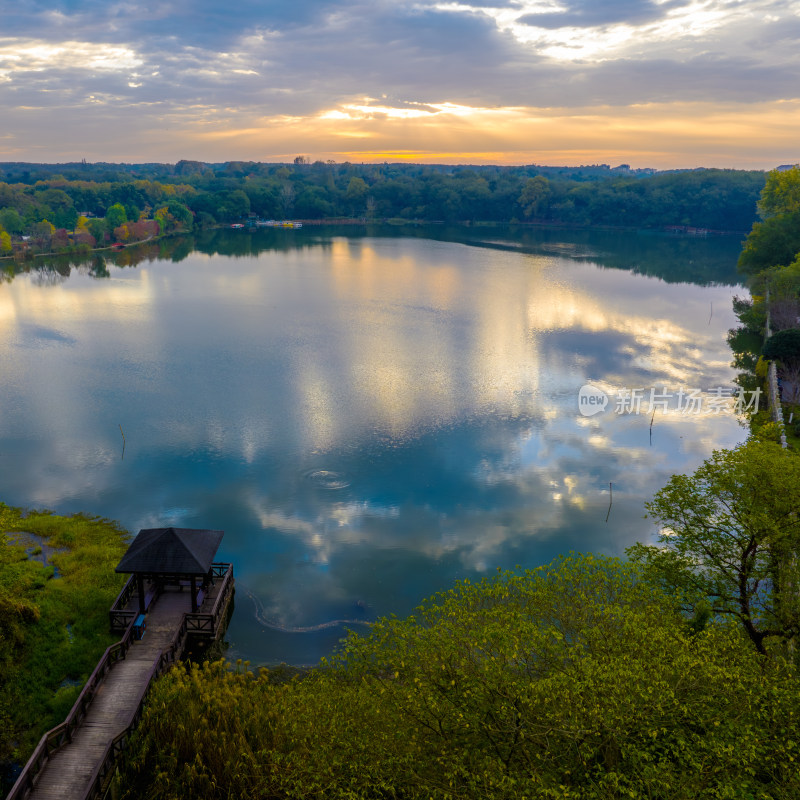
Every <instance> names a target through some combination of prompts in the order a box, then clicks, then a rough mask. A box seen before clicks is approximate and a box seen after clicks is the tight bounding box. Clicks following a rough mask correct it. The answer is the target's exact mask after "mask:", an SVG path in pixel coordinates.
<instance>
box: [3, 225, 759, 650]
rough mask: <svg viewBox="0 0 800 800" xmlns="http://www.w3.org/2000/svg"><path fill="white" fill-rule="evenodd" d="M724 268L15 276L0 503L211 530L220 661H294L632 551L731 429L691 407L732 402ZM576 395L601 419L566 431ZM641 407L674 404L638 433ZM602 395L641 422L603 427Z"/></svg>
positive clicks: (325, 252) (202, 264) (217, 249)
mask: <svg viewBox="0 0 800 800" xmlns="http://www.w3.org/2000/svg"><path fill="white" fill-rule="evenodd" d="M739 249H740V242H739V240H738V239H736V238H733V239H713V240H690V239H683V238H682V239H671V238H668V237H666V236H656V235H643V234H639V235H637V234H635V233H626V234H610V233H604V234H600V233H585V232H581V233H576V232H569V231H530V230H529V231H525V232H524V233H515V232H513V231H509V230H505V229H472V230H470V229H460V230H455V231H448V230H446V229H444V228H429V229H424V228H423V229H414V230H411V231H406V230H405V229H402V230H401V229H388V230H387V229H375V230H363V229H362V230H359V229H352V231H351V230H350V229H346V228H337V229H313V228H304V229H303V230H302V231H284V230H264V231H258V232H256V233H253V234H251V233H248V232H246V231H219V232H214V233H209V234H207V235H204V236H203V237H202V238H200V239H199V240H196V241H195V240H187V241H184V242H175V241H173V242H168V243H161V244H159V245H158V246H157V247H155V248H153V249H152V250H151V251H148V253H147V258H145V260H143V261H141V262H140V263H138V265H136V266H116V265H115V264H114V263H112V262H111V261H105V262H104V261H102V260H97V259H95V260H93V261H92V262H91V263H90V264H89V265H87V266H86V267H82V268H81V267H79V268H77V269H76V268H74V267H73V269H72V270H71V271H70V270H69V269H68V268H65V267H64V266H63V265H58V264H54V265H51V267H50V268H49V269H46V270H42V271H37V272H31V273H27V274H22V275H17V276H16V277H15V278H14V279H13V280H12V281H10V282H8V283H5V284H4V285H2V286H0V328H1V329H2V336H0V364H2V383H1V384H0V476H2V484H1V489H2V493H1V494H0V497H1V498H2V499H3V500H4V501H5V502H7V503H10V504H13V505H22V506H32V507H47V508H51V509H54V510H56V511H58V512H59V513H72V512H75V511H86V512H88V513H92V514H98V515H102V516H107V517H111V518H114V519H118V520H119V521H120V522H121V523H122V524H123V525H124V526H125V527H126V528H128V529H129V530H131V531H132V532H134V533H135V532H136V531H138V530H139V529H140V528H144V527H157V526H166V525H176V526H183V527H208V528H222V529H224V530H225V532H226V534H225V538H224V540H223V543H222V547H221V550H220V553H219V558H221V559H223V560H230V561H232V562H233V563H234V565H235V571H236V577H237V595H236V609H235V613H234V616H233V619H232V622H231V625H230V628H229V631H228V637H227V638H228V641H229V642H230V645H231V647H230V651H229V655H230V656H231V657H234V658H235V657H243V658H249V659H250V660H252V661H253V662H254V663H265V662H266V663H269V662H279V661H286V662H289V663H313V662H315V661H317V660H318V659H319V657H320V656H322V655H325V654H327V653H329V652H330V651H331V649H332V648H333V647H334V645H335V643H336V641H337V640H338V639H339V638H340V637H341V636H342V635H343V632H344V626H343V624H342V623H341V622H337V621H340V620H347V621H349V622H348V625H349V627H353V628H356V629H358V628H359V624H360V623H363V622H366V621H369V620H372V619H374V618H375V617H376V616H380V615H385V614H390V613H395V614H398V615H405V614H407V613H409V612H410V611H412V609H413V608H414V607H415V606H416V605H417V604H418V603H419V601H420V600H422V599H423V598H424V597H426V596H429V595H431V594H432V593H434V592H436V591H439V590H443V589H447V588H449V587H450V586H451V585H452V583H453V581H454V580H456V579H458V578H463V577H467V576H468V577H470V578H475V577H478V576H481V575H487V574H491V573H492V572H493V571H494V570H495V568H497V567H513V566H514V565H517V564H519V565H522V566H524V567H532V566H536V565H539V564H542V563H544V562H547V561H549V560H550V559H551V558H553V557H554V556H555V555H556V554H558V553H564V552H567V551H570V550H582V551H586V550H592V551H596V552H602V553H611V554H622V552H623V550H624V548H625V547H627V546H628V545H630V544H632V543H633V542H635V541H637V540H648V539H650V538H651V537H652V536H653V534H654V529H653V525H652V523H651V522H650V521H649V520H646V519H644V518H643V515H644V507H643V504H644V502H645V501H646V500H647V499H648V498H650V497H651V496H652V494H653V492H655V491H656V490H657V489H658V488H660V487H661V486H662V485H663V484H664V483H665V482H666V480H667V479H668V477H669V476H670V474H672V473H674V472H685V471H687V470H692V469H694V468H695V467H696V466H697V465H698V464H699V463H700V462H701V461H702V460H703V459H704V458H706V457H707V456H708V455H709V454H710V453H711V451H712V449H714V448H715V447H727V446H731V445H733V444H735V443H737V442H739V441H741V440H743V438H744V436H745V430H744V428H743V427H742V426H741V425H740V422H739V419H738V418H737V417H736V415H735V414H734V413H733V411H732V410H731V409H730V408H729V405H728V403H727V401H726V403H725V404H724V405H725V407H724V408H723V409H722V410H721V411H720V412H719V413H705V412H706V411H707V410H709V409H710V408H711V406H710V405H709V403H710V402H711V400H712V399H713V396H714V392H715V391H716V390H717V388H718V387H721V388H723V389H725V390H728V389H730V388H731V387H732V379H733V377H734V372H733V370H732V368H731V367H730V361H731V354H730V351H729V349H728V347H727V345H726V342H725V334H726V332H727V330H728V329H729V328H731V327H733V326H734V325H735V323H736V320H735V318H734V316H733V313H732V311H731V297H732V296H733V295H734V294H737V293H738V294H743V293H744V290H743V289H741V287H736V286H735V282H736V275H735V271H734V265H735V261H736V256H737V254H738V251H739ZM117 258H118V259H119V261H120V263H122V262H123V261H125V260H130V258H131V254H129V253H125V254H122V255H120V256H118V257H117ZM98 276H101V277H98ZM691 281H694V282H691ZM585 384H591V385H592V386H593V387H595V390H602V391H604V392H605V393H606V395H607V396H608V398H609V400H608V405H607V406H606V408H605V410H604V411H601V412H599V413H597V414H594V415H593V416H584V415H583V414H581V413H580V412H579V406H578V396H579V391H580V389H581V387H582V386H584V385H585ZM651 388H653V389H655V390H656V391H657V393H658V394H659V395H672V398H671V399H670V400H669V401H664V402H665V403H667V405H666V406H663V405H662V406H661V407H659V408H658V409H657V410H656V413H655V417H654V418H653V425H652V431H651V418H652V414H651V410H650V407H649V401H650V394H649V393H650V389H651ZM624 389H628V390H632V389H641V390H643V393H642V396H643V398H644V399H643V401H642V404H641V407H640V411H641V413H638V414H637V413H618V410H622V409H623V408H624V409H625V410H626V411H628V410H630V406H628V405H627V404H626V403H623V396H624V395H623V390H624ZM679 390H685V391H686V393H687V394H688V393H689V392H690V391H692V390H697V391H698V392H703V393H704V394H702V395H699V396H700V397H701V398H703V399H704V400H705V401H706V406H705V407H702V408H701V410H702V412H703V413H679V412H678V410H677V407H676V404H677V402H678V398H677V393H678V391H679ZM595 394H597V392H595ZM597 396H600V395H597ZM655 399H656V400H658V397H656V398H655ZM717 405H718V406H719V404H717ZM584 409H588V406H584ZM695 410H696V409H695ZM120 426H121V428H122V430H123V431H124V435H125V442H126V446H125V451H124V458H123V457H122V436H121V434H120ZM609 483H612V484H613V504H612V506H611V509H610V513H609V501H610V497H609ZM607 515H608V521H607V522H606V516H607Z"/></svg>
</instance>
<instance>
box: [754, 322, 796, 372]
mask: <svg viewBox="0 0 800 800" xmlns="http://www.w3.org/2000/svg"><path fill="white" fill-rule="evenodd" d="M762 353H763V354H764V358H769V359H779V360H780V361H783V362H785V363H787V364H791V363H792V362H795V361H797V360H798V359H800V328H787V329H786V330H782V331H778V332H777V333H774V334H772V336H770V338H769V339H767V341H766V342H764V347H763V348H762Z"/></svg>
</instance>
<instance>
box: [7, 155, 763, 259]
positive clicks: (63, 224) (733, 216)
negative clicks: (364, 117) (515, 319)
mask: <svg viewBox="0 0 800 800" xmlns="http://www.w3.org/2000/svg"><path fill="white" fill-rule="evenodd" d="M764 181H765V173H764V172H761V171H740V170H718V169H697V170H684V171H671V172H655V171H653V170H632V169H630V168H629V167H627V166H626V165H622V166H619V167H615V168H611V167H609V166H607V165H593V166H583V167H543V166H536V165H531V166H525V167H499V166H420V165H415V164H350V163H334V162H322V161H316V162H314V163H308V162H307V160H306V159H304V158H303V157H298V158H297V159H296V160H295V163H291V164H266V163H255V162H238V161H231V162H227V163H224V164H206V163H203V162H199V161H179V162H177V163H176V164H136V165H131V164H83V163H81V164H27V163H9V162H6V163H0V257H2V256H6V257H8V256H16V257H19V258H24V257H27V256H31V255H35V254H36V253H45V252H46V253H50V252H67V253H69V252H86V251H89V250H92V249H95V248H97V247H102V246H108V245H111V244H114V243H120V244H127V243H131V242H135V241H143V240H148V239H151V238H153V237H155V236H157V235H159V234H163V233H169V232H175V231H189V230H192V229H196V228H204V227H212V226H215V225H220V224H233V223H236V222H241V221H243V220H246V219H248V218H252V217H257V218H261V219H292V218H293V219H303V220H321V219H332V218H336V219H339V220H342V221H346V220H352V219H360V220H367V221H373V220H374V221H378V220H392V219H396V220H407V221H411V220H414V221H421V222H431V221H439V222H477V221H483V222H520V223H540V224H562V225H574V226H614V227H620V226H621V227H633V228H651V229H665V228H666V229H671V230H674V231H691V232H698V231H700V232H709V231H711V232H714V231H716V232H746V231H747V230H749V229H750V227H751V226H752V224H753V222H754V220H755V213H756V212H755V208H756V201H757V200H758V196H759V192H760V191H761V189H762V187H763V186H764Z"/></svg>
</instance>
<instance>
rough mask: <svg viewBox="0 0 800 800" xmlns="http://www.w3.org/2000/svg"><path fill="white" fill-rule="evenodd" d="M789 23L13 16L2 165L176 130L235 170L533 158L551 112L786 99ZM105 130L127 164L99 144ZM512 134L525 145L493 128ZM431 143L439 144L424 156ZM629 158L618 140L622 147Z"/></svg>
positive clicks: (165, 143) (635, 9)
mask: <svg viewBox="0 0 800 800" xmlns="http://www.w3.org/2000/svg"><path fill="white" fill-rule="evenodd" d="M798 27H799V24H798V22H797V19H796V13H795V10H794V3H793V2H792V0H753V2H748V3H742V2H738V1H737V0H664V2H658V0H641V2H636V0H612V2H609V3H597V2H594V0H564V2H558V3H556V2H551V3H548V2H539V0H537V2H535V3H534V2H532V0H515V1H514V2H500V1H499V0H498V1H497V2H488V3H480V2H467V3H462V2H451V3H450V2H444V3H442V2H431V1H430V0H422V2H388V1H387V0H379V1H378V2H369V3H368V2H366V0H355V1H354V2H345V1H344V0H314V1H313V2H312V1H310V0H309V1H307V2H291V3H290V2H288V0H280V1H279V2H276V3H270V4H269V5H264V4H263V3H260V2H256V0H243V2H242V3H238V4H235V5H229V6H224V5H223V6H221V5H219V4H217V3H211V2H210V0H199V2H196V3H189V2H188V0H172V1H171V2H170V1H167V2H161V3H155V2H146V3H145V4H133V3H130V2H117V3H111V4H105V3H99V2H95V1H94V0H77V1H76V2H61V3H55V4H54V3H50V2H48V3H43V2H40V3H33V4H25V5H22V4H17V5H16V6H14V7H12V8H10V9H9V10H8V11H7V12H6V13H5V14H4V18H3V32H2V37H1V38H0V102H2V103H3V108H4V125H6V126H7V130H8V132H9V133H10V134H11V135H13V136H15V137H16V138H15V140H13V141H11V142H6V143H4V147H5V149H0V158H1V157H4V154H6V156H7V155H8V154H11V153H13V154H14V155H15V156H17V157H18V156H19V154H20V153H25V152H28V153H29V157H30V158H32V159H41V157H42V156H41V151H42V150H44V151H47V150H48V149H49V150H50V151H51V157H50V159H49V160H59V159H60V158H63V157H66V154H67V153H68V152H74V151H75V148H79V149H80V154H81V155H82V156H83V155H86V156H87V157H90V158H91V157H98V158H99V157H101V151H102V157H104V158H109V157H110V158H115V157H118V158H121V157H123V155H124V157H125V158H126V159H129V160H137V156H136V152H137V142H138V149H139V152H140V153H141V154H142V155H141V156H139V157H138V158H144V157H145V155H144V154H145V152H147V153H150V147H151V145H152V146H153V147H156V149H157V148H158V146H159V141H160V147H161V148H162V152H163V155H161V156H160V157H159V158H158V160H166V159H168V158H173V157H175V156H174V155H173V153H175V149H174V148H175V147H176V144H175V143H174V142H173V141H172V139H171V137H172V135H174V133H175V132H176V131H180V132H181V135H182V136H186V135H187V134H188V139H186V141H191V142H202V143H204V145H203V146H204V147H205V146H206V145H207V144H208V143H209V142H211V141H214V142H222V141H223V140H225V141H227V144H228V146H233V142H239V143H242V144H244V143H245V142H248V143H249V144H248V147H250V148H251V149H250V150H249V152H244V151H241V150H240V151H237V152H231V153H230V155H229V156H227V157H239V158H241V157H245V158H247V157H249V158H263V157H265V154H270V153H292V152H297V151H298V149H304V150H306V151H308V152H310V153H314V154H317V153H319V154H320V155H322V154H323V153H326V154H331V153H337V152H344V151H345V150H349V149H353V148H352V147H349V148H342V147H341V146H340V144H339V142H340V141H341V140H342V139H348V140H350V142H351V144H353V143H355V142H357V141H359V140H360V141H361V144H362V145H363V146H361V145H359V147H357V148H355V150H356V151H357V152H358V151H362V152H365V153H370V152H379V151H380V152H383V151H388V150H392V151H398V152H401V151H409V152H415V151H417V150H420V149H427V150H430V151H432V152H433V151H437V152H441V153H459V152H460V153H478V155H477V156H475V157H476V158H477V159H478V160H484V161H485V160H487V159H495V160H501V161H502V160H505V161H513V160H514V159H515V158H516V157H515V156H514V155H513V154H514V153H522V152H524V151H526V150H527V151H529V152H536V150H537V149H538V147H536V146H534V147H531V146H530V145H531V142H535V143H536V144H537V145H538V137H535V138H534V139H533V140H531V139H530V130H531V129H533V130H534V131H535V130H537V126H538V125H539V124H540V122H541V120H542V119H545V120H552V119H553V111H554V110H557V109H573V110H574V111H573V112H571V113H570V114H568V116H573V115H578V116H591V115H592V113H593V112H592V111H591V109H593V108H597V107H600V106H608V107H615V108H617V109H618V110H619V111H618V114H619V118H620V120H621V122H622V127H623V128H625V129H627V125H626V124H625V119H626V118H628V117H630V115H634V116H636V113H637V112H635V110H634V109H635V108H636V107H638V106H641V105H647V104H661V109H662V110H663V111H665V112H667V111H668V109H669V108H670V107H677V106H676V105H675V104H683V103H686V102H687V101H689V102H696V103H703V104H705V105H706V107H707V109H709V110H710V109H712V108H717V109H719V108H720V104H723V103H724V104H731V103H742V104H755V103H761V102H763V101H765V100H773V101H791V100H793V99H795V98H796V97H797V96H798V88H797V87H798V86H800V74H798V73H799V72H800V67H799V66H798V62H797V59H796V57H795V50H796V43H797V38H798V35H800V30H799V29H798ZM31 109H39V110H41V112H42V113H41V114H39V115H38V118H37V122H39V121H41V124H42V126H43V127H42V129H41V130H40V131H32V130H31V128H30V125H31V122H32V117H31V113H30V110H31ZM791 113H793V112H791ZM56 114H57V115H58V124H57V125H56V124H54V122H53V121H54V120H55V116H53V115H56ZM610 116H611V114H610V113H609V120H610ZM672 119H674V120H676V121H680V120H681V119H682V118H680V117H673V118H672ZM790 119H791V118H790V117H787V120H790ZM114 120H119V128H120V129H121V132H120V137H121V138H120V139H119V140H118V141H119V144H120V147H119V148H118V149H117V152H118V153H119V155H115V154H114V152H113V151H112V152H109V150H108V143H107V142H106V141H105V140H104V136H103V135H101V133H100V129H101V125H107V124H109V121H110V123H111V124H112V126H113V124H114ZM511 121H513V122H514V124H517V125H519V129H518V132H517V133H516V135H515V131H514V130H511V129H508V128H502V127H501V126H502V125H503V124H504V123H508V122H511ZM398 123H402V124H403V125H404V127H403V128H402V129H401V128H398ZM547 125H548V126H549V125H550V123H549V122H548V123H547ZM365 126H368V127H369V129H368V130H367V129H365ZM492 127H495V128H496V130H495V131H494V132H492V131H491V128H492ZM93 129H94V130H95V131H96V132H94V133H92V130H93ZM523 129H528V130H527V131H526V132H525V134H524V136H523ZM56 130H58V138H55V131H56ZM593 134H594V131H588V130H587V131H585V132H584V141H583V143H582V146H581V147H580V148H579V149H580V150H581V151H585V152H590V151H592V150H593V147H592V144H593V142H592V136H593ZM601 134H602V131H601ZM401 135H402V136H405V137H406V139H405V146H404V143H403V140H402V138H401ZM769 135H771V134H769ZM292 136H294V137H295V138H296V139H297V140H298V143H297V145H292V143H291V140H292ZM425 137H427V138H428V140H429V142H430V144H431V145H433V146H429V147H427V148H420V146H419V144H418V142H419V141H420V140H422V139H424V138H425ZM525 137H528V138H527V139H526V138H525ZM567 138H569V134H568V135H567ZM253 142H259V143H261V146H259V147H258V148H253V147H252V143H253ZM757 145H761V146H763V147H765V149H776V148H777V149H778V150H780V151H781V152H782V148H783V144H782V143H776V144H774V145H773V143H771V142H770V141H769V138H767V139H765V138H764V137H761V141H760V142H755V141H751V142H750V143H749V145H748V146H749V148H750V150H749V152H750V153H751V154H753V155H754V154H755V152H756V150H757ZM627 147H629V144H628V143H627V142H626V141H625V137H624V136H623V137H622V138H620V140H619V144H618V146H617V147H616V150H619V151H624V150H625V148H627ZM311 148H313V149H311ZM638 150H639V151H640V152H642V153H643V154H644V150H645V148H643V147H641V146H640V147H639V148H638ZM95 152H96V153H97V156H95V155H94V153H95ZM216 152H219V151H215V153H216ZM480 153H483V155H482V156H481V155H480ZM61 154H63V155H61ZM504 154H508V155H504ZM187 155H195V156H196V157H200V158H210V157H212V153H211V151H210V150H209V149H206V150H202V149H200V150H196V151H195V152H194V153H193V154H188V153H187ZM753 155H751V158H752V157H753ZM147 157H148V158H150V157H151V156H150V155H148V156H147ZM213 157H214V158H217V157H218V156H217V155H216V154H214V155H213ZM224 157H225V156H223V158H224ZM704 157H705V155H704ZM787 157H789V156H788V155H787ZM609 158H610V157H609ZM609 158H601V160H606V161H607V160H609ZM770 158H771V156H770ZM624 160H627V161H630V160H631V159H630V158H624ZM789 160H792V159H791V157H789ZM640 164H641V165H646V163H645V164H642V163H641V162H640Z"/></svg>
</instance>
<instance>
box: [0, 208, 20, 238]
mask: <svg viewBox="0 0 800 800" xmlns="http://www.w3.org/2000/svg"><path fill="white" fill-rule="evenodd" d="M0 226H2V227H3V228H5V230H7V231H8V232H9V233H14V234H20V233H22V232H23V231H24V230H25V221H24V220H23V219H22V217H21V216H20V215H19V212H18V211H17V210H16V209H15V208H3V209H0Z"/></svg>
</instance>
